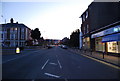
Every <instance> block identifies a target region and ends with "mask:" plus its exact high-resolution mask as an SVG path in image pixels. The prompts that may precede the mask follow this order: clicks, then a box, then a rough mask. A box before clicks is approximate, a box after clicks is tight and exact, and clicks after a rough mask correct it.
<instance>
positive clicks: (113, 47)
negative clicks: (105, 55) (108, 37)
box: [107, 41, 120, 53]
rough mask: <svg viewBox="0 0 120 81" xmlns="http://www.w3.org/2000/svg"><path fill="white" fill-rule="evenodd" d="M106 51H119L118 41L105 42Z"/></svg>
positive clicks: (119, 44)
mask: <svg viewBox="0 0 120 81" xmlns="http://www.w3.org/2000/svg"><path fill="white" fill-rule="evenodd" d="M107 47H108V52H112V53H120V42H116V41H114V42H107Z"/></svg>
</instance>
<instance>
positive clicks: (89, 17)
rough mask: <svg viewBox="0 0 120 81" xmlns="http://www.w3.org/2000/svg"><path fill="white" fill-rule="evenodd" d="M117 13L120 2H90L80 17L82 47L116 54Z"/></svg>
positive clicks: (119, 16)
mask: <svg viewBox="0 0 120 81" xmlns="http://www.w3.org/2000/svg"><path fill="white" fill-rule="evenodd" d="M119 14H120V2H92V3H91V4H90V5H89V6H88V9H86V11H85V12H84V13H83V14H82V15H81V17H80V18H81V19H82V24H81V31H82V33H83V36H82V38H83V48H84V49H92V50H93V51H98V52H106V53H107V54H116V55H118V53H120V52H119V50H120V46H119V41H120V40H119V39H118V38H119V37H120V36H119V34H117V33H119V24H120V23H119V21H120V15H119ZM116 31H118V32H116ZM109 35H110V36H109ZM113 35H114V36H113ZM118 36H119V37H118ZM110 37H111V38H110ZM113 37H114V38H113ZM109 39H114V40H109Z"/></svg>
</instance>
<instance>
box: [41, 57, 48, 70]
mask: <svg viewBox="0 0 120 81" xmlns="http://www.w3.org/2000/svg"><path fill="white" fill-rule="evenodd" d="M48 61H49V59H48V60H47V61H46V62H45V64H44V65H43V66H42V68H41V69H44V67H45V66H46V65H47V63H48Z"/></svg>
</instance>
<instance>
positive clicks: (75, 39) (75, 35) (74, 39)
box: [69, 29, 80, 47]
mask: <svg viewBox="0 0 120 81" xmlns="http://www.w3.org/2000/svg"><path fill="white" fill-rule="evenodd" d="M79 34H80V31H79V29H77V30H75V31H73V32H72V34H71V35H70V41H69V45H70V46H71V47H79Z"/></svg>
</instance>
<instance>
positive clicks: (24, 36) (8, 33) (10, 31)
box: [0, 18, 31, 47]
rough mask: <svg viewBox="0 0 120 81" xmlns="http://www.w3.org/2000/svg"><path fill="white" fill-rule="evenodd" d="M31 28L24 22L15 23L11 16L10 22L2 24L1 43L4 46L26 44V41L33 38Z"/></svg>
mask: <svg viewBox="0 0 120 81" xmlns="http://www.w3.org/2000/svg"><path fill="white" fill-rule="evenodd" d="M30 32H31V29H30V28H28V27H27V26H25V25H24V24H19V23H18V22H16V23H14V20H13V18H11V20H10V23H7V24H2V25H1V31H0V33H1V40H0V42H1V44H2V46H4V47H15V46H25V41H26V40H29V39H31V37H30Z"/></svg>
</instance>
